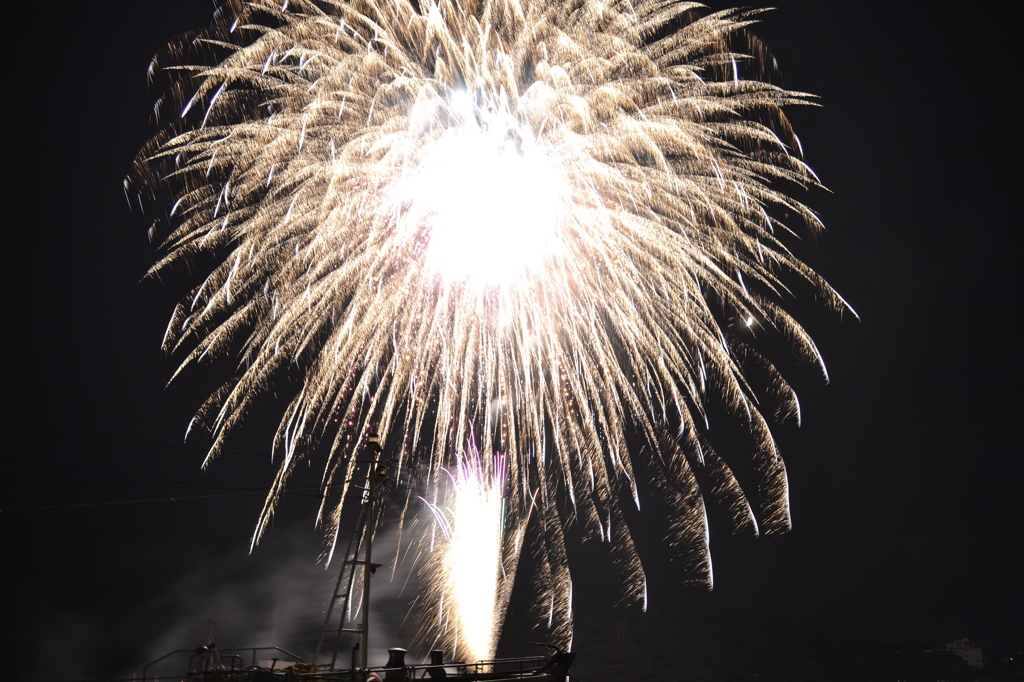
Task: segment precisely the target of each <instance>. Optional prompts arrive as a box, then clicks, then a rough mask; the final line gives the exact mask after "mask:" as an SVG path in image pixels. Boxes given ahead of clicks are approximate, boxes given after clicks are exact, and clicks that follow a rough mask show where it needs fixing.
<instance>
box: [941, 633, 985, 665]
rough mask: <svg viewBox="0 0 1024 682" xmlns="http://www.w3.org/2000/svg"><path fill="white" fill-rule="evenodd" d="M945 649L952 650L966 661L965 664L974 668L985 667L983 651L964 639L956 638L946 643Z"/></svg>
mask: <svg viewBox="0 0 1024 682" xmlns="http://www.w3.org/2000/svg"><path fill="white" fill-rule="evenodd" d="M946 651H952V652H953V653H954V654H956V655H957V656H959V657H960V658H962V659H964V660H965V661H967V665H969V666H970V667H971V668H974V669H975V670H981V669H982V668H984V667H985V652H984V651H982V648H981V647H980V646H974V645H973V644H971V643H970V641H968V640H966V639H958V640H956V641H955V642H949V643H948V644H946Z"/></svg>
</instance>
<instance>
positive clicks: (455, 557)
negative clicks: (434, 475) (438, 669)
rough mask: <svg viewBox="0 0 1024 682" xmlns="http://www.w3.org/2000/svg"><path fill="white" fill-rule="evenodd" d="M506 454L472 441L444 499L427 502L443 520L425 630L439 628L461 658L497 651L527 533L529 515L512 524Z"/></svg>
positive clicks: (429, 580)
mask: <svg viewBox="0 0 1024 682" xmlns="http://www.w3.org/2000/svg"><path fill="white" fill-rule="evenodd" d="M505 471H506V464H505V458H504V457H502V456H498V457H493V458H491V457H487V458H485V457H482V456H481V455H480V453H479V452H478V451H477V450H476V449H475V448H474V447H473V446H472V444H470V447H469V448H467V451H465V452H462V453H460V454H459V456H458V461H457V463H456V466H455V467H454V468H452V469H450V470H449V471H448V474H449V477H450V481H449V482H448V486H447V487H448V491H447V494H445V495H444V500H443V502H442V503H441V504H436V503H431V502H427V504H428V506H429V507H430V509H431V511H432V513H433V515H434V517H435V519H436V521H437V523H436V524H435V525H434V529H435V530H436V531H438V532H436V533H435V534H434V535H435V537H433V538H432V540H431V551H430V552H429V554H428V555H427V558H426V560H425V562H424V564H423V569H424V570H423V571H422V574H423V577H424V578H425V581H426V584H427V591H426V595H425V598H424V599H423V603H422V604H421V605H420V607H421V613H423V614H427V615H429V616H430V621H429V622H428V621H427V620H426V618H423V625H424V627H423V628H422V629H421V632H424V633H427V632H431V633H435V634H434V638H435V644H432V645H431V648H436V646H437V644H438V643H439V644H440V646H442V647H443V648H444V649H445V650H446V651H450V652H452V653H453V655H454V656H455V658H456V660H466V661H487V660H491V659H493V658H494V653H495V649H496V647H497V645H498V635H499V633H500V631H501V623H502V620H503V618H504V613H505V607H506V606H507V605H508V599H509V596H510V595H511V593H512V583H513V582H514V580H515V572H516V567H517V563H518V559H519V548H520V547H521V546H522V541H523V535H524V533H525V530H526V528H525V525H526V524H525V519H523V520H521V522H520V523H519V524H518V526H517V527H515V528H506V527H505V520H506V514H505V503H506V498H505V490H506V481H505Z"/></svg>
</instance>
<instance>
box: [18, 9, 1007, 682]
mask: <svg viewBox="0 0 1024 682" xmlns="http://www.w3.org/2000/svg"><path fill="white" fill-rule="evenodd" d="M779 5H780V6H779V8H778V9H777V10H776V11H773V12H771V13H769V14H767V15H766V16H765V18H764V21H763V23H762V24H761V25H759V26H758V27H757V28H756V29H755V32H756V33H757V34H758V35H759V36H761V37H762V38H763V39H764V40H765V41H766V42H767V44H768V45H769V46H770V48H771V49H772V51H773V52H774V54H775V56H776V57H777V58H778V61H779V64H780V66H781V72H782V75H783V78H784V85H786V86H787V87H790V88H793V89H798V90H803V91H807V92H812V93H815V94H817V95H819V96H820V97H821V104H822V105H823V106H822V107H821V108H813V109H811V108H805V109H803V110H799V111H795V112H793V114H792V115H793V118H794V121H795V123H796V125H797V131H798V133H799V134H800V136H801V139H802V141H803V145H804V149H805V151H806V155H807V159H808V161H809V163H810V165H811V166H812V167H813V168H814V169H815V171H816V172H817V173H818V175H819V176H820V177H821V178H822V180H823V182H824V183H825V184H826V185H827V186H828V187H829V189H830V190H831V193H826V192H818V193H816V194H814V195H812V196H810V197H807V201H808V203H810V204H811V205H812V206H814V207H815V208H816V209H817V210H818V211H819V212H820V214H821V215H822V217H823V220H824V222H825V225H826V226H827V233H826V234H825V235H824V236H823V237H822V238H820V239H819V240H817V242H816V243H809V244H807V245H801V246H799V247H798V251H799V253H801V254H802V255H803V256H804V257H805V258H806V260H807V261H808V262H809V263H810V264H811V265H812V266H814V267H815V268H816V269H817V270H818V271H819V272H820V273H822V274H823V275H824V276H825V277H826V278H827V279H828V280H829V281H830V282H831V283H832V284H833V285H834V286H835V287H836V288H837V289H838V290H839V291H840V292H841V293H842V294H843V296H844V297H846V299H847V300H848V301H850V303H851V304H852V305H853V306H854V308H855V309H856V310H857V312H858V313H859V315H860V317H861V321H859V322H857V321H855V320H854V319H853V318H852V317H850V316H846V317H845V318H842V319H840V318H839V317H837V316H833V315H829V314H826V313H825V312H823V311H821V310H816V309H814V308H813V306H808V308H807V310H808V311H810V312H809V313H808V314H804V315H802V317H801V320H802V321H803V322H804V323H805V324H806V326H807V328H808V329H809V330H810V331H811V332H812V335H813V336H814V337H815V339H816V340H817V342H818V344H819V347H820V349H821V351H822V353H823V355H824V357H825V360H826V362H827V364H828V367H829V370H830V373H831V383H830V384H828V385H825V384H824V383H823V382H821V381H819V380H816V379H814V378H813V376H812V375H811V373H810V372H806V373H805V374H800V373H799V372H798V373H797V376H796V377H795V383H796V386H797V388H798V391H799V394H800V398H801V404H802V407H803V426H802V427H801V428H799V429H796V428H790V427H784V428H783V429H781V430H780V432H779V437H780V441H781V444H782V447H783V454H784V456H785V458H786V463H787V466H788V470H789V473H790V477H791V493H792V508H793V518H794V529H793V531H792V532H791V533H789V534H786V535H783V536H778V537H772V538H762V539H758V540H754V539H751V538H749V537H731V536H729V535H727V534H726V533H725V532H714V530H715V528H716V526H714V525H713V529H712V530H713V535H712V552H713V555H714V559H715V562H714V568H715V590H714V591H713V592H711V593H706V592H705V591H703V590H701V589H699V588H695V587H688V586H685V585H684V584H683V581H682V579H681V576H679V575H677V574H676V573H674V572H673V569H672V568H671V567H670V566H669V565H668V564H667V562H665V561H663V560H662V559H661V554H662V553H663V548H662V547H661V545H660V542H659V540H658V538H656V537H653V538H652V537H648V535H650V534H646V535H645V533H643V532H641V533H640V540H639V541H640V544H641V550H642V552H643V553H644V559H645V564H646V566H647V568H648V573H649V577H650V595H651V613H650V614H648V616H646V617H647V618H650V619H652V620H651V621H648V622H658V623H663V622H666V619H668V621H669V622H672V620H673V618H674V616H673V615H672V614H676V613H679V614H682V613H691V612H693V613H697V614H703V615H701V616H700V618H714V617H717V616H716V614H724V613H737V612H739V613H742V614H750V615H749V618H752V619H762V620H763V619H765V618H783V619H787V621H786V622H792V623H797V624H799V625H800V626H801V627H805V628H816V627H823V628H841V629H845V630H847V631H849V632H851V633H854V635H856V636H858V637H862V638H864V639H865V640H869V641H873V642H880V643H893V644H909V645H915V646H920V647H928V646H941V645H942V644H943V643H944V642H947V641H951V640H952V639H954V638H959V637H970V638H972V639H973V640H974V641H976V642H978V643H980V644H982V645H984V646H987V647H1013V646H1020V645H1021V643H1022V642H1024V627H1022V622H1024V619H1022V616H1021V614H1022V613H1024V593H1022V586H1021V580H1020V576H1021V575H1022V574H1024V562H1022V559H1021V546H1022V532H1021V523H1022V503H1021V499H1022V495H1021V470H1022V465H1021V448H1020V445H1019V439H1018V428H1017V427H1018V415H1019V408H1020V403H1021V401H1020V397H1019V396H1020V380H1021V376H1020V336H1019V331H1015V330H1019V327H1020V322H1019V316H1020V313H1021V304H1020V297H1019V286H1018V284H1017V282H1018V271H1019V266H1018V262H1019V258H1020V254H1021V250H1020V246H1021V243H1020V242H1021V240H1020V237H1019V232H1020V219H1019V201H1020V199H1019V195H1018V193H1017V191H1016V190H1017V187H1016V185H1017V181H1018V180H1019V177H1020V172H1019V159H1020V145H1019V142H1018V138H1019V133H1018V131H1017V128H1018V127H1019V105H1017V104H1015V103H1013V101H1012V99H1013V97H1014V96H1016V95H1017V91H1018V90H1019V83H1020V70H1019V61H1020V59H1019V54H1017V53H1015V52H1012V51H1011V47H1012V46H1013V45H1015V44H1016V43H1017V42H1019V41H1018V40H1016V37H1017V36H1016V29H1014V28H1013V24H1014V23H1015V22H1016V21H1017V20H1018V18H1019V17H1018V15H1017V13H1016V12H1015V11H1011V10H1009V9H1008V8H1009V7H1010V5H1009V4H1005V5H1003V4H985V5H970V8H969V9H965V8H964V7H965V6H961V8H960V9H956V10H940V9H939V6H938V5H937V4H933V3H909V4H903V5H899V6H868V5H863V4H856V3H844V4H836V3H820V2H810V1H807V2H795V1H785V0H783V2H781V3H779ZM16 7H17V8H16V9H14V10H13V12H14V14H13V16H12V17H9V19H8V21H7V22H6V23H7V26H6V29H7V33H8V38H7V40H6V41H5V47H4V51H5V55H6V58H5V61H6V64H7V68H6V69H5V81H4V86H5V87H4V90H5V97H4V100H5V106H4V112H5V119H6V120H7V121H8V123H7V124H6V126H5V132H6V134H5V136H4V138H5V139H4V143H5V147H6V149H5V155H4V156H5V158H6V159H7V168H8V171H7V177H8V180H7V181H6V187H5V196H6V201H5V209H6V210H5V215H6V219H5V221H4V222H5V233H6V237H5V249H4V254H5V260H6V267H5V268H4V292H5V298H4V300H5V301H6V303H5V306H6V314H5V315H4V317H5V318H6V322H5V324H4V328H5V329H6V331H5V332H4V334H3V343H4V357H5V358H6V359H7V362H8V370H7V376H8V378H7V379H6V380H5V381H4V388H5V390H4V398H5V399H4V405H5V407H4V411H3V416H2V428H3V435H4V440H5V442H6V443H7V445H6V447H5V448H4V454H3V457H2V464H0V471H2V472H3V475H2V497H0V507H2V509H3V512H2V515H0V534H2V535H0V543H2V544H0V546H2V548H3V549H2V556H3V559H2V567H3V575H4V585H3V608H2V612H3V618H4V621H5V623H4V626H5V631H6V632H7V634H6V635H5V637H4V639H3V642H4V647H5V649H8V648H9V651H7V652H5V653H4V658H3V660H4V661H5V665H7V666H8V667H7V671H8V673H7V674H12V675H13V676H14V677H15V678H18V677H19V676H20V677H21V678H23V679H43V680H59V679H78V678H87V677H99V676H103V675H117V674H129V675H130V673H131V672H133V671H137V670H139V669H140V668H141V665H142V664H144V663H145V662H146V661H147V660H151V659H154V658H156V657H157V656H159V655H161V654H163V653H166V652H167V651H170V650H173V649H179V648H191V647H193V646H196V645H197V644H199V643H200V640H201V639H202V636H203V631H202V625H201V623H200V619H201V618H203V617H206V616H211V617H213V618H214V619H215V620H216V621H217V625H216V626H215V630H216V632H217V634H218V641H219V643H221V645H222V646H229V645H232V644H233V645H240V646H245V645H255V644H259V645H262V644H269V643H287V644H289V645H290V646H297V647H303V646H304V647H306V649H309V648H310V647H311V646H312V644H313V639H314V636H315V635H314V634H312V633H315V631H316V629H317V627H318V626H319V623H318V620H319V618H320V617H321V616H320V615H319V614H320V609H321V606H322V603H323V601H324V599H325V598H326V597H327V596H328V595H329V590H330V585H329V583H330V582H331V580H332V576H331V575H330V574H331V573H333V569H332V570H331V571H329V572H327V573H325V572H324V571H323V569H322V567H321V566H318V565H317V564H316V559H317V556H318V554H319V552H320V540H321V538H320V534H319V531H317V530H316V529H315V528H314V527H313V520H314V513H315V509H316V504H317V500H316V499H315V497H314V496H313V491H303V490H299V489H298V488H301V487H302V486H303V485H315V484H316V481H317V479H318V477H317V471H316V468H315V464H314V467H313V468H312V469H310V470H309V471H308V472H305V473H300V477H299V478H298V479H297V480H296V481H295V482H294V483H293V484H292V486H291V492H289V494H288V496H287V497H286V500H285V504H284V506H283V509H282V512H281V514H280V515H279V517H278V519H277V521H276V523H275V526H274V527H273V528H272V529H271V531H270V533H269V535H268V538H267V540H266V541H265V542H264V543H263V544H261V545H260V546H259V547H258V548H257V549H256V550H255V551H254V552H253V553H252V554H249V553H248V541H249V537H250V534H251V531H252V529H253V527H254V525H255V520H256V515H257V512H258V511H259V508H260V505H261V502H262V496H261V494H259V493H253V492H252V491H253V490H262V489H264V488H265V486H266V485H267V482H268V481H269V479H270V476H271V475H272V472H273V471H274V465H272V463H271V462H270V458H269V437H268V436H269V433H270V432H271V426H270V424H269V420H268V419H263V418H261V416H260V415H257V417H256V418H254V419H252V420H250V422H249V428H248V429H246V431H245V433H244V434H243V435H242V436H240V437H238V438H236V439H235V440H234V441H233V443H232V446H231V450H232V451H233V452H232V453H230V454H227V455H225V456H224V458H223V460H222V461H218V462H217V463H216V464H215V465H214V466H213V467H212V468H211V469H210V470H209V471H207V472H205V473H204V472H201V471H200V462H201V459H202V452H201V451H200V450H201V446H202V441H201V440H197V441H196V442H195V443H191V442H190V443H189V444H187V445H186V444H184V443H183V435H184V432H185V428H186V425H187V424H188V422H189V419H190V418H191V416H192V413H193V411H194V409H195V408H197V407H198V405H199V402H200V400H201V397H202V396H203V395H204V391H208V390H209V389H211V388H212V387H213V386H214V382H215V381H216V379H217V378H219V375H216V374H215V373H203V372H193V373H190V374H188V375H187V376H186V377H185V378H184V379H183V380H182V381H181V382H176V383H175V384H173V385H171V386H170V387H165V384H166V383H167V381H168V379H169V378H170V375H171V373H172V372H173V369H174V368H175V366H176V365H175V362H174V360H173V359H168V358H166V357H165V356H164V355H163V353H162V352H161V351H160V348H159V346H160V339H161V337H162V334H163V330H164V325H165V324H166V320H167V319H168V317H169V315H170V312H171V310H172V308H173V304H174V303H175V302H176V300H177V298H178V297H179V296H180V295H182V294H183V293H184V292H185V291H186V290H187V288H188V285H189V284H190V283H193V282H194V281H195V280H194V279H193V278H192V277H191V276H190V275H189V273H188V272H186V271H184V269H183V268H179V272H178V273H176V274H175V275H174V276H172V277H171V279H170V280H169V281H165V282H157V281H152V280H143V275H144V273H145V272H146V270H147V268H148V266H149V265H150V264H151V263H152V262H153V260H154V254H155V246H154V245H153V244H150V243H149V241H148V240H147V237H146V228H147V227H148V222H147V218H145V217H144V216H141V215H140V214H139V213H138V212H134V213H133V212H131V211H130V210H129V207H128V205H127V202H126V200H125V196H124V193H123V190H122V185H121V182H122V180H123V178H124V176H125V175H126V173H127V171H128V168H129V164H130V163H131V160H132V157H133V155H134V153H135V151H136V150H137V149H138V148H139V147H140V145H141V144H142V143H143V142H144V141H145V140H146V139H147V137H148V136H149V135H151V134H152V133H153V132H154V131H155V128H154V127H153V121H152V115H151V112H152V110H151V106H152V102H153V100H154V98H155V96H156V93H154V92H151V91H150V90H149V89H148V87H147V84H146V78H145V70H146V67H147V65H148V62H149V59H150V57H151V56H152V55H153V53H154V52H155V51H157V50H158V49H159V48H161V47H162V46H163V45H164V44H166V42H167V41H168V40H169V39H170V38H171V37H172V36H174V35H176V34H178V33H180V32H182V31H184V30H186V29H189V28H193V27H198V26H201V25H204V24H205V23H206V22H207V21H208V20H209V17H210V14H211V11H212V6H211V4H210V2H208V0H174V1H173V2H171V1H163V2H157V1H155V0H152V1H139V0H132V1H127V0H119V1H115V2H107V3H100V4H96V3H61V4H47V5H31V4H26V3H18V4H17V6H16ZM724 7H726V5H721V4H716V5H715V9H721V8H724ZM1014 216H1018V217H1017V218H1014ZM175 278H177V279H175ZM193 446H194V447H193ZM210 495H220V496H219V497H203V498H201V499H191V500H189V499H185V498H187V497H190V496H210ZM227 495H230V496H227ZM170 497H175V498H176V499H177V501H173V502H172V501H167V499H166V498H170ZM148 499H154V500H163V501H153V502H131V503H124V504H120V503H121V502H128V501H135V500H148ZM114 503H118V504H114ZM713 522H714V523H716V524H717V523H718V522H717V521H714V519H713ZM719 530H720V531H722V530H724V529H719ZM587 551H588V550H586V548H584V549H583V550H579V551H577V550H574V557H577V559H576V560H577V561H580V562H583V561H584V560H586V559H588V555H587ZM585 564H586V565H585V566H584V568H581V569H578V570H577V573H576V575H577V593H576V596H577V602H578V604H579V605H580V607H581V608H582V610H581V618H583V619H586V620H585V622H586V624H587V626H586V627H585V626H584V625H583V624H581V627H580V629H579V631H580V636H579V637H578V639H577V643H576V644H577V648H578V649H579V650H580V651H581V654H580V655H581V661H582V660H583V657H585V656H586V651H587V648H588V647H590V648H591V649H593V650H598V649H600V650H602V652H605V651H606V650H608V648H609V647H611V646H612V645H611V644H609V642H608V641H607V639H601V637H604V636H605V635H602V634H601V631H600V628H595V627H594V624H596V623H599V624H601V625H602V626H606V625H608V626H610V625H609V624H612V625H613V624H615V623H617V622H622V619H627V618H628V619H635V616H634V615H632V613H633V612H632V611H628V610H624V609H615V608H613V606H612V605H613V602H614V599H613V598H612V597H611V596H609V594H610V593H611V590H612V588H613V586H612V585H610V582H609V581H610V578H607V577H606V576H605V575H604V572H603V569H602V568H601V563H600V562H590V561H585ZM399 588H400V585H395V586H393V587H390V588H386V589H382V595H381V596H382V602H381V606H380V607H379V610H380V611H381V612H382V613H384V612H387V613H388V614H390V616H389V617H391V616H393V615H394V613H397V612H398V611H401V609H400V608H398V607H397V606H396V604H400V603H401V601H402V597H400V596H398V595H397V593H398V591H399ZM385 601H386V602H387V603H385ZM666 614H667V615H666ZM722 617H725V616H722ZM741 617H742V616H741ZM380 620H381V621H382V623H384V624H383V625H382V626H381V627H382V628H383V627H385V625H388V624H389V623H390V621H389V620H388V617H383V616H382V617H381V619H380ZM630 622H634V621H630ZM637 622H639V623H641V625H635V626H631V627H644V626H643V625H642V623H643V622H644V621H642V620H641V621H637ZM394 637H395V636H394V635H392V634H390V633H388V634H387V635H386V636H384V638H383V639H378V640H377V642H378V643H379V644H381V645H383V644H384V643H385V641H386V642H387V643H389V644H390V643H392V642H393V643H395V644H399V645H402V644H405V643H406V642H404V641H397V642H396V641H395V640H394ZM588 638H589V639H588ZM229 640H230V641H229ZM298 653H300V654H302V653H308V651H306V650H303V651H299V652H298Z"/></svg>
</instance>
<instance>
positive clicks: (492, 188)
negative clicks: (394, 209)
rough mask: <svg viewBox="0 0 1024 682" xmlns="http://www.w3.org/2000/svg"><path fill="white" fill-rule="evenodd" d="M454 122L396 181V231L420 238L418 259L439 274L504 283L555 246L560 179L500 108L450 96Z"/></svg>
mask: <svg viewBox="0 0 1024 682" xmlns="http://www.w3.org/2000/svg"><path fill="white" fill-rule="evenodd" d="M452 111H453V112H454V114H455V115H456V116H455V117H456V118H457V119H458V121H459V123H458V124H457V125H455V126H453V127H451V128H449V129H448V130H447V131H445V132H444V133H443V134H442V135H441V136H440V137H439V139H438V140H437V141H436V142H434V143H432V144H431V145H430V149H429V151H428V152H427V154H426V155H425V158H424V159H423V161H422V163H421V164H420V165H419V166H418V167H417V168H416V169H415V170H413V171H412V172H410V173H409V174H408V175H406V177H405V178H404V179H403V181H402V182H401V185H400V188H399V199H400V201H401V203H402V204H404V205H405V206H406V210H405V211H404V212H403V215H402V216H401V218H400V221H401V223H403V224H402V225H400V229H403V230H407V231H409V232H408V233H411V234H422V235H425V236H426V248H425V253H424V263H425V265H426V267H427V268H428V269H429V270H430V271H432V272H435V273H437V274H439V275H440V276H442V277H443V278H445V279H446V280H449V281H466V282H473V283H476V284H482V285H508V284H512V283H514V282H516V281H519V280H520V279H521V278H522V277H523V276H524V275H526V274H528V273H530V272H536V271H537V270H538V269H539V268H541V267H543V264H544V262H545V260H546V259H548V258H550V257H551V256H552V255H554V254H555V253H557V252H558V251H559V243H560V239H559V222H560V219H561V214H562V208H561V207H562V206H563V198H564V197H565V195H566V190H565V188H566V186H567V183H566V180H565V178H564V176H563V174H562V173H561V172H560V171H559V169H558V168H557V166H556V164H555V163H553V161H552V155H550V154H548V153H546V152H545V150H544V149H543V148H542V147H540V146H539V145H537V144H536V142H535V141H534V140H533V137H532V135H530V134H528V133H525V132H524V131H522V130H521V129H520V127H519V126H518V124H517V123H516V121H515V120H514V117H512V115H511V114H509V113H507V112H503V113H498V114H489V113H488V112H486V111H481V110H479V109H476V108H475V107H474V105H473V104H472V102H471V101H470V100H469V97H468V96H466V95H465V94H464V93H461V94H460V96H456V97H454V98H453V100H452Z"/></svg>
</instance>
